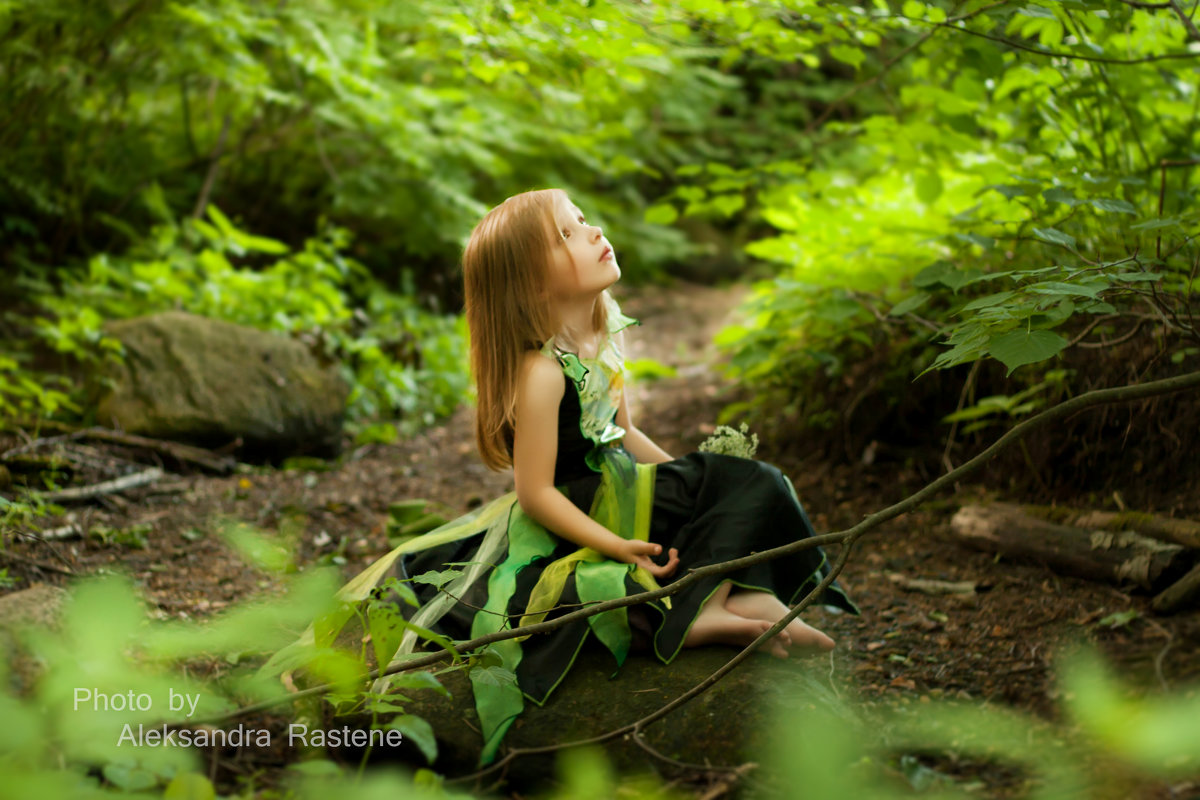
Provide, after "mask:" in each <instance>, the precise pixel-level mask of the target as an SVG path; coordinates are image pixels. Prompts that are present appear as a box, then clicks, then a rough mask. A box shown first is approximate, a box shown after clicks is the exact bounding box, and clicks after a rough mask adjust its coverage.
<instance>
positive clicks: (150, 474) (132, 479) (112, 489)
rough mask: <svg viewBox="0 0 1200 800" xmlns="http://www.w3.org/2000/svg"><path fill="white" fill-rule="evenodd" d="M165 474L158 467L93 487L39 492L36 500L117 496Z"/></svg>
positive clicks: (35, 495) (96, 484) (93, 485)
mask: <svg viewBox="0 0 1200 800" xmlns="http://www.w3.org/2000/svg"><path fill="white" fill-rule="evenodd" d="M164 474H165V473H163V471H162V470H161V469H159V468H158V467H151V468H150V469H147V470H143V471H142V472H135V473H133V474H132V475H125V476H123V477H120V478H114V479H113V480H111V481H103V482H101V483H94V484H92V485H91V486H76V487H73V488H71V489H60V490H58V491H55V492H37V493H35V494H34V497H35V498H38V499H40V500H51V501H55V500H88V499H90V498H93V497H100V496H101V495H106V494H116V493H117V492H123V491H125V490H126V489H134V488H137V487H138V486H145V485H146V484H148V483H154V482H155V481H157V480H159V479H161V478H162V476H163V475H164Z"/></svg>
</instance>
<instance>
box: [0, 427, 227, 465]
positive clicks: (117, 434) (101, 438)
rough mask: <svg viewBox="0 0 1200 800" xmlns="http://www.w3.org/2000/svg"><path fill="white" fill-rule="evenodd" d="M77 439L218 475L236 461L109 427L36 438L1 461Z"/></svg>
mask: <svg viewBox="0 0 1200 800" xmlns="http://www.w3.org/2000/svg"><path fill="white" fill-rule="evenodd" d="M80 439H90V440H92V441H97V442H107V443H108V444H120V445H126V446H128V447H139V448H142V449H145V450H150V451H152V452H155V453H158V454H160V455H165V456H169V457H170V458H173V459H175V460H176V461H178V462H179V463H181V464H193V465H195V466H197V467H200V468H201V469H205V470H208V471H209V472H214V473H216V474H218V475H228V474H229V473H231V472H233V468H234V467H235V466H236V465H237V462H236V461H235V460H234V459H233V458H231V457H230V456H227V455H221V454H218V453H214V452H213V451H211V450H205V449H204V448H202V447H195V446H193V445H190V444H182V443H180V442H169V441H165V440H163V439H150V438H147V437H145V436H136V435H134V434H131V433H122V432H121V431H114V430H111V429H109V428H85V429H83V430H78V431H72V432H71V433H67V434H63V435H61V436H52V437H49V438H45V439H35V440H33V441H32V442H28V443H26V444H23V445H20V446H19V447H14V448H12V449H11V450H8V451H6V452H4V453H0V461H4V460H5V459H8V458H12V457H13V456H17V455H20V454H21V453H26V452H29V451H30V450H36V449H38V448H39V447H45V446H47V445H52V444H58V443H60V442H67V441H78V440H80Z"/></svg>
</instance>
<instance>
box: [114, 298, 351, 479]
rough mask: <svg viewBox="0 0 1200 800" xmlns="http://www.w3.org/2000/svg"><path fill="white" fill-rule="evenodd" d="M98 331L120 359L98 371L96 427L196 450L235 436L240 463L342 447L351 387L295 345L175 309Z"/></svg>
mask: <svg viewBox="0 0 1200 800" xmlns="http://www.w3.org/2000/svg"><path fill="white" fill-rule="evenodd" d="M105 332H106V333H107V334H108V335H110V336H112V337H114V338H116V339H118V340H120V342H121V343H122V344H123V345H124V347H125V362H124V363H123V364H121V365H119V366H110V367H109V368H108V371H107V372H106V374H105V375H104V377H105V378H106V379H107V380H105V381H103V383H105V384H106V388H105V389H102V390H101V391H100V396H99V398H98V402H97V406H96V409H97V421H98V422H99V423H100V424H103V425H111V426H113V427H117V428H120V429H121V430H124V431H127V432H129V433H135V434H140V435H143V436H151V437H154V438H160V439H169V440H173V441H182V442H188V443H191V444H196V445H200V446H202V447H217V446H222V445H226V444H229V443H230V442H233V441H235V440H236V439H238V438H239V437H240V438H241V440H242V443H243V444H242V449H241V450H240V451H239V456H240V457H242V458H245V459H282V458H286V457H288V456H293V455H316V456H321V457H331V456H335V455H337V453H338V452H339V450H340V447H341V431H342V420H343V416H344V412H345V407H346V399H347V397H348V396H349V387H348V386H346V383H345V381H343V380H342V378H341V376H340V375H338V373H337V370H336V368H335V367H333V366H328V365H323V364H321V363H319V362H318V361H317V359H316V357H314V356H313V355H312V354H311V353H310V352H309V351H308V349H307V348H306V347H305V346H304V345H303V344H301V343H300V342H297V341H293V340H291V339H288V338H286V337H284V336H280V335H277V334H273V333H269V332H267V331H260V330H256V329H254V328H247V327H244V326H241V325H235V324H233V323H229V322H223V321H220V320H212V319H207V318H205V317H199V316H195V315H192V314H187V313H184V312H180V311H167V312H164V313H161V314H154V315H151V316H147V317H139V318H136V319H129V320H122V321H119V322H113V323H109V324H108V325H107V326H106V327H105Z"/></svg>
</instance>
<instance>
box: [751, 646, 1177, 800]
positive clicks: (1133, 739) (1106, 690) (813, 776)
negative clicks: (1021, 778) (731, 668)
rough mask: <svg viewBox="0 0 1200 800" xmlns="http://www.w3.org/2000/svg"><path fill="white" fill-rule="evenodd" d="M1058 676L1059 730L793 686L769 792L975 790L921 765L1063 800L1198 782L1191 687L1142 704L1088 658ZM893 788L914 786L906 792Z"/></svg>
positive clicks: (940, 706)
mask: <svg viewBox="0 0 1200 800" xmlns="http://www.w3.org/2000/svg"><path fill="white" fill-rule="evenodd" d="M1059 675H1060V679H1059V682H1060V694H1061V696H1062V697H1063V698H1064V703H1063V705H1064V707H1065V711H1066V714H1065V715H1064V720H1063V721H1062V722H1059V723H1055V724H1051V723H1048V722H1045V721H1043V720H1041V719H1038V718H1036V717H1033V716H1031V715H1026V714H1022V713H1018V712H1015V711H1011V710H1006V709H1001V708H997V707H994V706H990V705H986V704H982V705H974V704H969V703H963V702H959V701H946V700H933V701H932V702H929V703H921V704H920V705H919V706H916V707H913V706H907V705H896V706H893V707H892V708H890V709H884V710H878V709H876V710H866V709H864V708H862V707H859V706H853V707H852V706H850V705H849V704H847V703H846V702H844V701H842V700H840V699H838V698H835V697H831V696H829V695H828V693H825V694H820V693H814V692H813V686H812V685H811V683H812V681H811V679H808V680H806V679H803V678H802V677H800V676H798V677H797V678H796V679H795V681H794V685H793V686H790V687H789V686H785V687H783V688H782V692H781V698H780V702H778V703H775V704H774V705H775V715H774V735H773V736H771V737H770V741H771V742H772V743H773V746H772V749H771V752H770V753H769V754H766V757H765V758H764V759H763V760H764V762H765V764H764V766H765V769H766V773H767V775H766V777H767V781H768V783H767V786H768V787H770V788H772V789H774V790H776V791H778V790H780V789H782V787H787V786H800V785H803V786H804V787H805V793H806V796H810V797H814V798H840V797H872V798H893V797H910V796H912V791H913V790H914V789H915V790H917V792H919V793H922V794H924V793H925V792H926V790H929V789H932V788H934V787H935V786H936V788H937V790H938V792H937V794H936V796H938V797H971V796H975V793H976V792H977V791H978V790H979V789H980V788H982V786H981V785H980V784H978V783H965V784H961V785H957V784H956V783H955V781H954V780H953V779H952V778H951V777H950V776H949V775H946V774H944V773H941V772H939V771H938V770H936V769H932V768H929V767H927V766H924V765H923V764H922V761H924V762H926V763H928V762H929V761H931V760H932V761H933V763H935V764H936V763H938V762H939V761H941V762H943V763H944V762H945V761H947V760H949V761H950V763H957V764H963V763H967V764H969V763H970V762H972V761H977V762H979V761H983V762H990V763H992V764H1000V765H1004V766H1006V767H1008V768H1013V767H1016V768H1019V769H1021V770H1022V771H1023V772H1024V773H1025V774H1026V775H1028V779H1027V781H1026V786H1027V788H1028V790H1029V794H1028V796H1030V797H1034V798H1046V800H1050V799H1051V798H1053V799H1054V800H1058V799H1059V798H1068V797H1099V796H1107V795H1108V794H1114V789H1115V790H1116V791H1117V792H1119V791H1120V789H1119V788H1118V787H1120V786H1121V784H1119V783H1114V781H1115V780H1119V781H1130V780H1131V779H1133V778H1135V777H1136V778H1137V779H1140V780H1141V781H1146V780H1149V779H1151V778H1159V779H1169V778H1179V777H1183V776H1187V775H1195V774H1196V771H1197V770H1200V755H1198V754H1197V751H1196V749H1195V747H1194V746H1193V742H1194V741H1195V739H1194V737H1195V736H1197V735H1198V734H1200V696H1198V695H1197V694H1196V691H1195V688H1194V687H1193V688H1191V689H1181V690H1177V691H1175V692H1174V693H1172V695H1170V696H1157V697H1156V696H1151V697H1141V696H1139V695H1138V693H1137V692H1135V691H1134V690H1132V689H1131V688H1130V687H1127V686H1123V685H1121V684H1120V683H1119V682H1118V681H1117V680H1116V679H1115V678H1114V676H1113V675H1112V674H1111V673H1110V671H1109V670H1108V668H1107V667H1106V666H1105V665H1104V663H1103V661H1102V659H1101V658H1100V657H1099V655H1098V654H1096V653H1094V652H1090V651H1079V652H1076V653H1075V654H1073V655H1072V656H1070V657H1067V658H1064V659H1061V664H1060V669H1059ZM918 757H920V760H918ZM1131 771H1132V773H1133V774H1131ZM897 777H903V778H904V779H905V780H906V781H907V783H909V784H910V785H909V786H908V787H904V788H901V786H902V784H900V783H899V782H898V781H896V780H895V778H897ZM1127 788H1130V789H1132V787H1131V786H1129V787H1127ZM756 796H762V795H756ZM772 796H774V795H772Z"/></svg>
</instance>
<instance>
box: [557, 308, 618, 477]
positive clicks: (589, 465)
mask: <svg viewBox="0 0 1200 800" xmlns="http://www.w3.org/2000/svg"><path fill="white" fill-rule="evenodd" d="M605 301H606V304H607V306H608V326H607V330H606V331H605V334H604V337H603V339H602V340H601V342H600V347H599V349H598V351H597V352H596V356H595V358H580V357H579V356H578V355H577V354H575V353H570V352H567V351H565V350H563V349H561V348H560V347H559V346H558V344H557V342H556V341H555V337H551V338H550V339H549V340H548V341H547V342H546V343H545V345H543V346H542V349H541V352H542V354H543V355H546V356H548V357H551V358H554V359H555V360H557V361H558V363H559V365H560V366H561V367H562V370H563V374H564V375H565V376H566V377H567V378H568V380H567V390H566V391H565V392H564V393H563V399H562V402H561V403H560V405H559V409H558V457H557V458H556V459H555V464H554V483H555V485H562V484H563V483H565V482H567V481H570V480H574V479H577V478H581V477H584V476H587V475H589V474H592V473H596V472H599V471H600V458H599V454H598V452H597V450H598V448H601V447H605V446H607V445H611V444H613V443H615V442H619V441H621V439H623V438H624V437H625V429H624V428H622V427H621V426H620V425H618V424H617V422H616V417H617V409H618V408H619V407H620V404H621V393H622V392H623V391H624V389H625V358H624V354H623V353H622V352H621V349H620V347H619V346H618V345H617V341H616V339H615V338H614V335H615V334H616V333H617V331H620V330H623V329H624V328H627V327H629V326H630V325H640V324H641V323H639V322H638V321H637V320H635V319H633V318H632V317H627V316H625V315H624V314H622V313H621V310H620V308H619V307H618V306H617V303H616V301H614V300H612V299H611V298H609V297H608V296H607V295H605Z"/></svg>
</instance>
